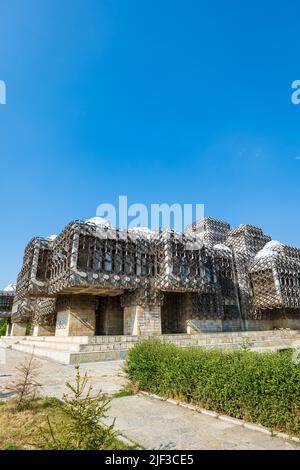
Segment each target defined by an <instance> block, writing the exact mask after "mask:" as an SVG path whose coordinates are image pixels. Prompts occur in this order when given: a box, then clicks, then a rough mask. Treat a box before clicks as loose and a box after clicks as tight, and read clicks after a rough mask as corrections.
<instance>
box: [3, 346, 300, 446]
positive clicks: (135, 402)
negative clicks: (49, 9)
mask: <svg viewBox="0 0 300 470" xmlns="http://www.w3.org/2000/svg"><path fill="white" fill-rule="evenodd" d="M0 353H1V356H0V359H1V357H2V356H3V349H2V348H1V351H0ZM25 357H27V358H28V357H29V356H28V355H26V354H24V353H21V352H18V351H11V350H6V364H1V363H0V398H1V397H2V398H5V397H6V396H7V391H5V385H6V384H7V383H9V382H11V381H12V380H13V378H14V376H15V366H16V365H18V364H20V363H21V362H22V361H23V360H24V358H25ZM37 362H38V363H39V364H40V369H39V374H38V377H37V379H38V380H39V381H40V382H41V383H42V384H43V385H44V386H43V389H42V393H43V394H44V395H51V396H56V397H61V395H62V393H63V392H64V390H65V386H64V383H65V381H66V380H70V379H71V380H72V379H73V378H74V375H75V370H74V366H66V365H61V364H56V363H53V362H49V361H46V360H44V359H37ZM80 367H81V370H82V372H85V371H87V372H88V374H89V378H90V382H91V383H92V384H93V385H94V390H95V391H97V390H100V389H101V390H102V391H104V392H106V393H115V392H117V391H118V390H119V389H120V388H122V386H123V385H124V384H125V383H126V379H125V377H124V375H123V373H122V362H121V361H111V362H95V363H89V364H83V365H81V366H80ZM114 417H116V427H117V429H119V430H120V431H121V432H122V433H123V434H124V435H125V436H126V437H128V438H129V439H131V440H133V441H135V442H138V443H140V444H141V445H142V446H143V447H145V448H146V449H150V450H151V449H160V448H161V449H186V450H193V449H199V450H201V449H249V450H252V449H265V450H267V449H278V450H292V449H295V450H296V449H297V450H300V446H298V445H297V444H294V443H290V442H287V441H285V440H283V439H281V438H278V437H270V436H268V435H266V434H263V433H261V432H257V431H253V430H250V429H246V428H244V427H241V426H238V425H235V424H232V423H228V422H226V421H221V420H219V419H217V418H213V417H210V416H206V415H203V414H201V413H197V412H196V411H193V410H189V409H187V408H182V407H180V406H177V405H174V404H172V403H168V402H164V401H160V400H155V399H153V398H149V397H145V396H143V395H135V396H129V397H122V398H117V399H114V400H112V402H111V407H110V410H109V417H108V421H111V420H112V419H113V418H114Z"/></svg>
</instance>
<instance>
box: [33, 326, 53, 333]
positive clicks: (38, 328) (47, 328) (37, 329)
mask: <svg viewBox="0 0 300 470" xmlns="http://www.w3.org/2000/svg"><path fill="white" fill-rule="evenodd" d="M54 335H55V325H51V326H47V325H44V326H41V325H34V327H33V333H32V336H54Z"/></svg>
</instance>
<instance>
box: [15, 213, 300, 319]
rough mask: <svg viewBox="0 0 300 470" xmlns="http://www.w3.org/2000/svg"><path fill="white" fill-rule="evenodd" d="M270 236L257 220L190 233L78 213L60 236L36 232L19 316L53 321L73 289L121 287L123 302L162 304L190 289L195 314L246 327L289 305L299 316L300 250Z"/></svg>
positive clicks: (204, 223) (21, 283) (95, 292)
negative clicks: (116, 223)
mask: <svg viewBox="0 0 300 470" xmlns="http://www.w3.org/2000/svg"><path fill="white" fill-rule="evenodd" d="M270 240H271V238H270V237H268V236H266V235H264V233H263V232H262V230H261V229H260V228H258V227H254V226H251V225H240V226H239V227H237V228H234V229H232V230H231V228H230V225H229V224H228V223H227V222H223V221H220V220H217V219H213V218H209V217H208V218H203V219H201V220H200V221H198V222H197V223H195V224H193V225H192V226H190V227H188V229H187V230H186V232H185V233H178V232H175V231H170V230H164V231H150V230H148V229H141V228H136V229H129V230H118V229H114V228H112V227H111V226H110V225H109V224H105V223H101V224H98V223H94V222H93V219H91V220H90V221H85V222H82V221H73V222H71V223H70V224H69V225H68V226H67V227H66V228H65V229H64V230H63V231H62V232H61V233H60V234H59V235H58V236H57V237H50V238H48V239H43V238H34V239H33V240H31V242H30V243H29V244H28V246H27V247H26V250H25V254H24V260H23V267H22V269H21V272H20V274H19V276H18V281H17V290H16V299H15V304H14V308H13V321H21V320H24V319H25V318H26V319H27V318H32V319H33V321H34V323H35V324H41V325H42V324H51V323H52V324H53V322H55V315H56V311H57V305H58V304H59V303H61V302H62V301H63V300H62V299H63V298H64V297H67V296H70V295H82V294H87V295H89V296H96V297H99V296H100V297H105V296H112V295H113V296H115V295H119V296H121V297H120V302H121V305H122V306H123V307H124V306H129V305H130V304H132V303H135V305H150V306H151V305H153V306H155V305H163V303H164V296H165V294H166V293H168V295H171V293H174V294H175V293H176V294H178V293H183V294H184V293H186V294H189V295H190V300H191V302H190V304H188V303H187V304H184V305H190V307H187V308H190V318H196V319H218V320H222V321H236V322H237V323H236V324H237V325H240V328H242V327H243V325H245V322H246V321H247V320H248V319H258V318H264V317H270V315H271V316H272V315H278V311H279V310H280V312H283V309H288V310H289V311H292V312H293V315H294V316H297V315H298V316H299V318H300V315H299V312H300V310H299V309H300V254H299V253H300V250H297V249H294V248H290V247H286V246H283V245H281V244H280V246H279V245H276V247H274V246H273V245H272V249H271V248H270V245H269V242H270ZM272 243H273V242H271V244H272ZM266 246H267V248H265V247H266ZM268 246H269V247H268ZM264 250H266V251H267V254H268V255H270V251H272V250H273V251H272V253H273V255H272V256H264V253H263V254H262V255H261V252H262V251H263V252H264ZM286 311H287V310H286ZM286 311H285V313H286Z"/></svg>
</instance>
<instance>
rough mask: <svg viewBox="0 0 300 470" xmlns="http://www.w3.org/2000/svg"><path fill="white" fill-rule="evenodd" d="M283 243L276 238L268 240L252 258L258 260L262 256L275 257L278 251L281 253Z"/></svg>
mask: <svg viewBox="0 0 300 470" xmlns="http://www.w3.org/2000/svg"><path fill="white" fill-rule="evenodd" d="M283 248H284V245H283V244H282V243H280V242H278V241H277V240H271V241H270V242H268V243H267V244H266V245H265V246H264V247H263V249H262V250H260V251H259V252H258V253H257V255H256V256H255V258H254V260H255V261H259V260H261V259H263V258H276V257H277V256H278V255H279V253H282V251H283Z"/></svg>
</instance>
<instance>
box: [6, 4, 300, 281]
mask: <svg viewBox="0 0 300 470" xmlns="http://www.w3.org/2000/svg"><path fill="white" fill-rule="evenodd" d="M299 13H300V4H299V2H298V0H286V1H285V2H282V1H276V0H273V1H272V2H271V1H268V2H261V0H260V1H257V0H251V1H248V0H245V1H243V2H241V1H237V0H224V1H222V0H216V1H214V2H211V1H208V0H206V1H200V0H193V1H192V0H185V1H184V2H183V1H179V0H172V1H169V0H151V1H150V0H144V1H143V0H126V1H124V0H72V1H71V0H59V1H58V0H51V1H50V0H42V1H41V0H0V80H4V81H5V82H6V86H7V104H6V105H5V106H3V105H1V106H0V175H1V183H0V196H1V219H0V220H1V225H0V287H2V286H4V285H5V284H7V283H8V282H11V281H14V280H15V278H16V275H17V272H18V271H19V269H20V266H21V262H22V256H23V250H24V247H25V245H26V243H27V242H28V241H29V239H30V238H31V237H33V236H36V235H39V236H47V235H49V234H52V233H57V232H59V231H60V230H61V229H62V228H63V227H64V226H65V225H66V224H67V223H68V222H69V221H70V220H72V219H77V218H78V219H84V218H87V217H91V216H93V215H95V211H96V207H97V205H98V204H100V203H104V202H108V203H116V202H117V199H118V196H119V195H121V194H124V195H127V196H128V201H129V203H135V202H139V203H145V204H150V203H162V202H166V203H170V204H171V203H174V202H179V203H182V204H183V203H194V204H196V203H204V204H205V207H206V215H211V216H214V217H218V218H221V219H225V220H228V221H229V222H230V223H231V224H232V226H235V225H238V224H240V223H251V224H254V225H258V226H261V227H263V229H264V231H265V232H266V233H267V234H270V235H271V236H272V237H274V238H275V239H280V240H281V241H283V242H285V243H289V244H292V245H298V246H300V235H299V229H300V218H299V203H300V191H299V174H300V159H299V158H297V157H299V156H300V132H299V130H300V105H299V106H295V105H292V103H291V83H292V82H293V81H294V80H297V79H300V59H299V43H300V28H299Z"/></svg>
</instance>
